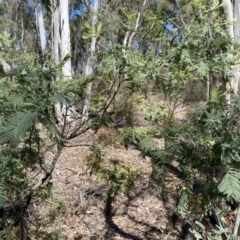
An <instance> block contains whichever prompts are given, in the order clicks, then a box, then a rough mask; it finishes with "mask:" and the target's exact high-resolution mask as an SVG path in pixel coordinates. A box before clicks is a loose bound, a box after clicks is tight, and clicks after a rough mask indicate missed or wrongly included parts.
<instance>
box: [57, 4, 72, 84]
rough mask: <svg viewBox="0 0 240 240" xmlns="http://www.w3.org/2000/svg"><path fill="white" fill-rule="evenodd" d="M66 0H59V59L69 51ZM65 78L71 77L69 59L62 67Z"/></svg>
mask: <svg viewBox="0 0 240 240" xmlns="http://www.w3.org/2000/svg"><path fill="white" fill-rule="evenodd" d="M68 5H69V4H68V0H60V14H61V17H60V18H61V20H60V33H61V59H62V60H63V59H64V57H66V55H68V54H69V55H70V53H71V43H70V26H69V10H68V9H69V7H68ZM62 71H63V75H64V77H65V80H68V79H69V78H72V65H71V59H69V60H68V61H67V62H66V63H65V64H64V66H63V68H62Z"/></svg>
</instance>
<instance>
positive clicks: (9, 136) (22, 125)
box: [0, 110, 38, 147]
mask: <svg viewBox="0 0 240 240" xmlns="http://www.w3.org/2000/svg"><path fill="white" fill-rule="evenodd" d="M37 117H38V112H37V111H31V110H28V111H23V112H17V113H16V114H13V115H12V116H11V117H10V119H8V120H7V121H5V123H3V126H2V127H1V128H0V136H1V138H0V144H4V143H10V145H11V146H12V147H15V146H16V145H17V144H18V143H19V141H20V140H21V138H23V137H24V136H25V134H26V132H27V131H28V130H29V129H30V128H31V127H32V126H33V125H34V122H35V121H36V119H37Z"/></svg>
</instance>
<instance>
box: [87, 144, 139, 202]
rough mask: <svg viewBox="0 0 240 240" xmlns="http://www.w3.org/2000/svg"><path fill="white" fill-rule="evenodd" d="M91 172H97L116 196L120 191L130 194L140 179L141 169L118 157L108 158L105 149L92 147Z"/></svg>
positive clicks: (89, 157) (90, 156) (110, 192)
mask: <svg viewBox="0 0 240 240" xmlns="http://www.w3.org/2000/svg"><path fill="white" fill-rule="evenodd" d="M88 161H89V162H88V166H89V169H90V174H96V175H97V176H98V177H99V179H100V180H104V181H105V182H106V183H107V184H108V186H109V194H110V196H111V197H112V198H115V197H116V196H117V194H119V192H123V193H126V194H127V195H128V194H129V191H130V190H131V189H132V188H134V186H135V183H136V180H137V179H139V170H138V169H137V168H135V167H130V166H128V165H127V164H125V163H124V162H122V161H120V160H117V159H108V158H107V153H106V151H105V150H104V149H100V148H92V149H91V153H90V155H89V156H88Z"/></svg>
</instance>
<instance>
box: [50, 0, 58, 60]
mask: <svg viewBox="0 0 240 240" xmlns="http://www.w3.org/2000/svg"><path fill="white" fill-rule="evenodd" d="M51 11H52V49H53V58H54V63H55V64H58V63H59V59H60V57H59V46H60V32H59V30H60V24H59V21H60V15H59V14H60V13H59V3H58V2H57V0H53V2H52V6H51Z"/></svg>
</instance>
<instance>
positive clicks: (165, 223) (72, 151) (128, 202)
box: [45, 106, 186, 240]
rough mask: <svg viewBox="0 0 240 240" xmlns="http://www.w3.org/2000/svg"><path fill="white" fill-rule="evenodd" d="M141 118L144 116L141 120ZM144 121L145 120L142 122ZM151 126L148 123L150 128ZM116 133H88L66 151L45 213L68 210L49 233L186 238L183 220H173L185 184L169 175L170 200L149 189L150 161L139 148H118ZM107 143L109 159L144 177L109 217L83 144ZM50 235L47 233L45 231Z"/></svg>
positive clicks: (76, 239) (73, 237) (180, 114)
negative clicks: (61, 206) (56, 205)
mask: <svg viewBox="0 0 240 240" xmlns="http://www.w3.org/2000/svg"><path fill="white" fill-rule="evenodd" d="M176 113H177V115H175V117H177V118H179V119H183V118H184V117H185V113H186V108H185V107H183V106H179V108H178V109H177V110H176ZM140 118H141V117H140ZM141 121H143V118H142V120H141ZM145 124H146V123H145ZM115 135H116V132H115V131H114V130H113V129H108V128H101V129H100V130H99V131H98V132H97V133H94V132H91V131H89V132H87V133H86V134H84V135H82V136H80V137H78V138H76V139H74V140H73V141H71V142H70V143H69V144H68V145H72V147H68V148H65V149H64V151H63V153H62V155H61V157H60V159H59V161H58V163H57V165H56V169H55V171H54V174H53V178H52V183H53V196H52V199H51V200H49V201H48V202H47V203H46V206H45V211H47V209H51V204H52V205H54V203H55V202H57V201H58V202H59V201H61V202H63V203H64V205H65V208H64V210H62V212H61V213H59V214H58V216H57V218H56V219H55V221H54V224H53V225H52V226H51V228H48V229H47V230H48V231H53V230H56V229H59V230H61V231H62V234H63V235H64V236H66V237H67V239H69V240H80V239H82V240H88V239H89V240H94V239H96V240H101V239H113V240H115V239H116V240H117V239H119V240H120V239H142V240H144V239H146V240H155V239H169V240H172V239H183V236H182V222H183V221H182V219H181V218H179V219H177V221H176V219H175V218H174V216H175V215H174V211H175V207H176V203H177V200H178V196H179V192H180V190H179V188H177V186H180V184H181V180H180V179H178V178H177V177H176V176H175V175H173V174H171V173H170V174H169V175H168V176H167V177H166V179H165V181H166V184H171V185H173V186H176V187H175V188H170V189H169V191H168V193H167V197H166V201H163V200H162V198H161V197H160V195H159V193H158V192H157V190H156V189H155V188H154V187H153V186H151V184H149V177H150V175H151V172H152V167H151V161H150V159H149V158H148V157H145V158H143V157H142V156H141V155H140V152H139V151H138V150H137V149H134V148H131V147H129V148H128V149H125V148H124V147H123V146H120V145H117V144H115ZM86 143H87V144H89V145H97V144H104V143H107V144H105V147H106V149H107V151H108V156H109V158H112V159H118V160H121V161H123V162H124V163H126V164H128V165H130V166H132V167H137V168H138V169H139V170H140V176H141V178H140V179H139V180H138V181H137V183H136V189H135V190H133V191H131V193H130V196H131V197H130V198H128V197H127V196H125V195H124V194H123V193H120V194H119V195H118V196H117V197H116V199H115V200H114V202H113V203H112V204H111V208H110V209H109V208H108V211H110V213H109V212H108V213H106V211H105V210H106V208H107V204H108V202H107V192H108V186H107V185H106V183H104V182H103V181H99V180H98V179H97V177H96V176H94V175H92V176H90V173H89V171H88V167H87V163H88V158H87V156H88V155H89V147H87V146H86V147H84V146H80V145H82V144H86ZM45 230H46V229H45Z"/></svg>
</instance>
